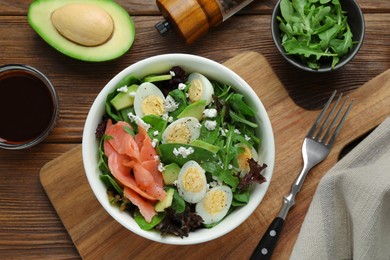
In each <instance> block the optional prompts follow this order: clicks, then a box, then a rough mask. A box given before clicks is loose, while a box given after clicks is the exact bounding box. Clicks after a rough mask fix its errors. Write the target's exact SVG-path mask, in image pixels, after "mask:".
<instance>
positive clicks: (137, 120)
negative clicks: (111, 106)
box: [127, 112, 151, 131]
mask: <svg viewBox="0 0 390 260" xmlns="http://www.w3.org/2000/svg"><path fill="white" fill-rule="evenodd" d="M127 116H128V117H129V118H130V120H131V121H133V122H135V123H136V124H137V125H139V126H142V127H143V128H144V129H145V130H146V131H148V130H149V128H150V127H151V125H149V124H148V123H145V122H144V120H142V119H141V118H140V117H139V116H136V115H134V114H133V113H131V112H130V113H128V114H127Z"/></svg>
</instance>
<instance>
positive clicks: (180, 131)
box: [166, 124, 191, 144]
mask: <svg viewBox="0 0 390 260" xmlns="http://www.w3.org/2000/svg"><path fill="white" fill-rule="evenodd" d="M190 139H191V133H190V130H189V129H188V127H187V126H185V125H184V124H178V125H173V126H172V129H171V130H170V131H169V133H168V134H167V137H166V140H167V143H180V144H188V143H190Z"/></svg>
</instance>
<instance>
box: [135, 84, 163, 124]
mask: <svg viewBox="0 0 390 260" xmlns="http://www.w3.org/2000/svg"><path fill="white" fill-rule="evenodd" d="M150 97H156V98H158V99H161V102H162V107H161V109H163V110H164V102H165V97H164V94H163V93H162V92H161V90H160V89H159V88H158V87H157V86H156V85H154V84H153V83H150V82H144V83H142V84H141V85H140V86H139V87H138V89H137V91H136V92H135V96H134V112H135V114H136V115H137V116H138V117H140V118H142V117H144V116H145V115H144V113H143V111H142V107H143V106H144V105H145V104H144V102H145V100H146V99H147V98H150Z"/></svg>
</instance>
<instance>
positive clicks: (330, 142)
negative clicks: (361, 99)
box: [327, 100, 354, 147]
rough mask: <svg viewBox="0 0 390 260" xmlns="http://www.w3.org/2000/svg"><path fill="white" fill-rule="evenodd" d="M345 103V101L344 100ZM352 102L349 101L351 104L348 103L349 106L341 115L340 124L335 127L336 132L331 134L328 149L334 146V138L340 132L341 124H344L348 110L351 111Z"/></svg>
mask: <svg viewBox="0 0 390 260" xmlns="http://www.w3.org/2000/svg"><path fill="white" fill-rule="evenodd" d="M345 101H346V100H345ZM345 101H344V103H345ZM353 102H354V100H351V103H349V106H348V108H347V110H345V112H344V115H343V117H342V118H341V120H340V122H339V124H338V126H337V128H336V130H335V131H334V132H333V135H332V137H331V138H330V140H329V142H328V144H327V145H328V146H329V147H332V146H333V144H334V142H335V140H336V137H337V135H338V134H339V132H340V130H341V127H342V126H343V124H344V121H345V119H346V118H347V115H348V113H349V110H351V107H352V105H353ZM340 111H341V108H340Z"/></svg>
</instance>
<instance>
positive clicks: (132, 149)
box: [105, 120, 140, 161]
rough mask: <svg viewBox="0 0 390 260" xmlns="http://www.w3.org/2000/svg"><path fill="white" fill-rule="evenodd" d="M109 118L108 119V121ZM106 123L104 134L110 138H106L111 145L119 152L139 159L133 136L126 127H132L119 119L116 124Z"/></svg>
mask: <svg viewBox="0 0 390 260" xmlns="http://www.w3.org/2000/svg"><path fill="white" fill-rule="evenodd" d="M110 121H111V120H108V122H110ZM109 124H110V123H107V128H106V132H105V134H106V135H107V136H110V137H111V138H109V139H107V142H109V143H110V144H111V145H112V147H113V148H114V149H115V150H116V151H117V152H118V153H120V154H126V155H127V156H129V157H131V158H133V159H135V160H137V161H139V160H140V156H139V148H138V145H137V143H136V142H135V140H134V136H133V135H131V134H129V133H128V132H127V131H126V129H132V127H131V126H130V125H129V124H128V123H126V122H124V121H119V122H117V123H116V124H112V125H111V126H109Z"/></svg>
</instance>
